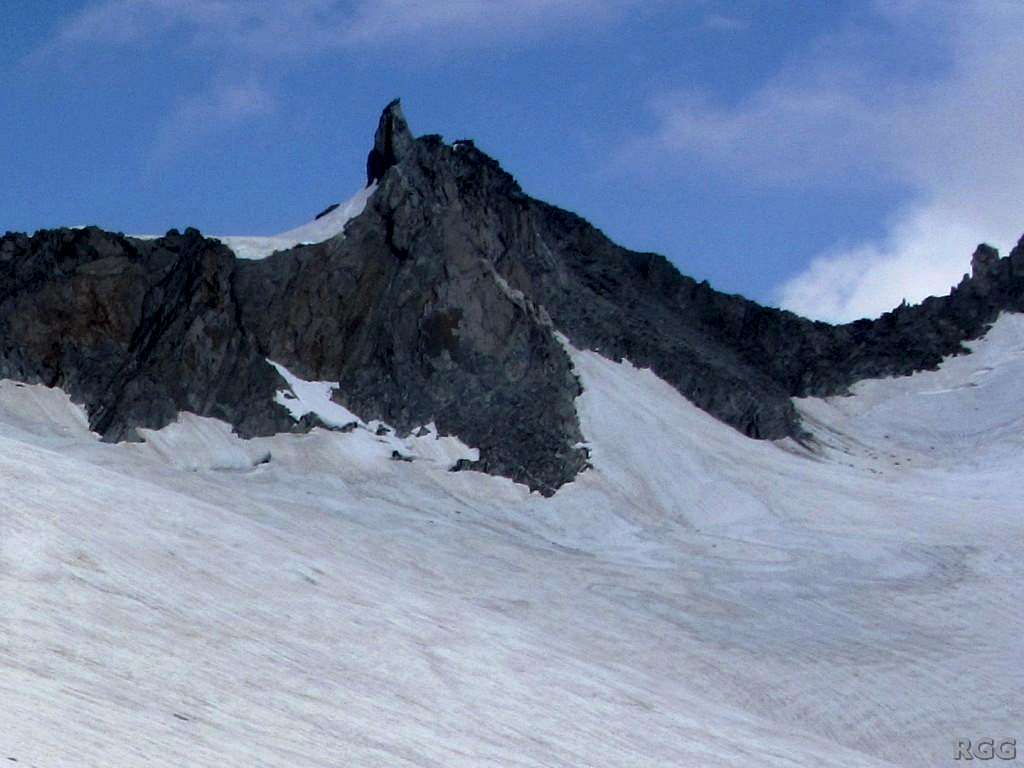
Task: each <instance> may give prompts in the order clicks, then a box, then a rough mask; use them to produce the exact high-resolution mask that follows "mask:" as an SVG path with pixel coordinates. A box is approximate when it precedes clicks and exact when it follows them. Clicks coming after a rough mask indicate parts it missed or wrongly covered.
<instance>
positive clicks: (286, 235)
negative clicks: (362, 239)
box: [71, 182, 377, 259]
mask: <svg viewBox="0 0 1024 768" xmlns="http://www.w3.org/2000/svg"><path fill="white" fill-rule="evenodd" d="M376 191H377V182H373V183H372V184H370V185H369V186H368V187H365V188H363V189H361V190H359V191H358V192H357V193H356V194H355V195H353V196H352V197H351V198H350V199H349V200H347V201H346V202H344V203H341V204H339V205H338V207H337V208H335V209H334V210H332V211H330V212H329V213H326V214H324V215H322V216H320V217H319V218H317V219H314V220H313V221H310V222H307V223H306V224H303V225H302V226H299V227H296V228H295V229H290V230H288V231H287V232H281V233H280V234H277V235H267V236H263V235H227V236H221V235H217V236H216V239H218V240H220V241H221V242H222V243H224V245H226V246H227V247H228V248H230V249H231V250H232V251H233V252H234V254H235V256H237V257H238V258H240V259H265V258H267V257H268V256H270V255H272V254H274V253H276V252H277V251H286V250H288V249H290V248H294V247H295V246H297V245H313V244H315V243H323V242H325V241H327V240H330V239H331V238H333V237H337V236H338V235H341V234H343V233H344V232H345V225H346V224H348V223H349V222H350V221H352V219H354V218H355V217H356V216H358V215H359V214H361V213H362V212H363V211H364V210H366V204H367V203H368V202H369V201H370V198H371V197H372V196H373V193H374V192H376ZM71 229H76V227H71ZM132 237H135V238H137V239H140V240H155V239H156V238H158V237H160V236H159V235H132Z"/></svg>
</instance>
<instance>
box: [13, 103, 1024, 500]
mask: <svg viewBox="0 0 1024 768" xmlns="http://www.w3.org/2000/svg"><path fill="white" fill-rule="evenodd" d="M367 175H368V181H369V182H373V181H377V182H378V188H377V191H376V192H375V194H374V195H373V196H372V198H371V199H370V202H369V204H368V205H367V207H366V210H365V211H364V212H363V213H362V214H361V215H360V216H358V217H357V218H356V219H354V220H353V221H351V222H350V223H349V225H348V226H347V228H346V233H345V236H344V237H339V238H335V239H333V240H330V241H328V242H325V243H321V244H318V245H312V246H300V247H297V248H294V249H291V250H288V251H281V252H278V253H276V254H274V255H273V256H271V257H269V258H267V259H265V260H262V261H243V260H239V259H236V258H234V256H233V254H232V253H231V252H230V251H229V250H228V249H227V248H226V247H225V246H224V245H222V244H221V243H220V242H219V241H217V240H213V239H208V238H205V237H203V236H202V235H201V234H200V233H199V232H197V231H195V230H192V229H189V230H186V231H185V232H184V233H179V232H177V231H171V232H169V233H168V234H167V235H166V236H165V237H162V238H159V239H157V240H138V239H133V238H128V237H125V236H123V235H120V234H113V233H109V232H104V231H101V230H99V229H96V228H87V229H81V230H70V229H61V230H52V231H42V232H38V233H37V234H35V235H34V236H31V237H30V236H27V235H23V234H8V235H6V236H5V237H4V238H3V239H2V240H0V377H5V378H11V379H16V380H19V381H26V382H31V383H44V384H47V385H50V386H59V387H61V388H63V389H65V390H66V391H67V392H69V393H70V395H71V396H72V398H73V399H74V400H75V401H77V402H80V403H83V404H84V405H85V407H86V410H87V412H88V414H89V419H90V422H91V425H92V427H93V429H94V430H96V431H97V432H99V433H100V434H102V435H103V437H104V438H105V439H108V440H124V439H129V440H130V439H137V433H136V431H135V430H136V428H137V427H146V428H151V429H155V428H160V427H163V426H165V425H167V424H168V423H170V422H171V421H173V420H174V419H175V417H176V416H177V414H178V413H179V412H181V411H190V412H193V413H196V414H199V415H202V416H210V417H214V418H218V419H223V420H224V421H227V422H229V423H230V424H232V425H233V426H234V428H235V429H236V431H237V432H238V433H239V434H240V435H242V436H243V437H251V436H256V435H267V434H273V433H275V432H281V431H292V430H296V429H299V430H306V429H309V428H311V427H313V426H316V425H317V421H316V419H315V418H306V419H304V420H303V421H302V422H300V423H299V424H296V423H295V422H294V421H293V420H292V419H291V417H290V416H289V414H288V413H287V412H286V411H285V410H284V409H283V408H282V407H281V406H279V405H277V404H276V403H275V402H274V394H275V392H276V391H277V390H278V389H282V388H284V387H285V383H284V382H283V381H282V380H281V379H280V377H279V376H278V374H277V372H276V371H275V370H274V368H272V367H271V366H270V365H269V364H268V363H267V362H266V360H267V359H268V358H269V359H272V360H275V361H277V362H279V363H282V364H284V365H285V366H286V367H288V368H289V369H291V370H292V371H293V372H294V373H295V374H297V375H299V376H301V377H303V378H305V379H310V380H318V381H325V380H330V381H337V382H338V383H339V390H338V393H337V395H336V397H337V399H338V400H339V402H341V403H342V404H343V405H345V406H346V407H347V408H349V409H350V410H352V411H354V412H355V413H357V414H359V415H360V416H361V417H362V418H363V419H366V420H371V419H380V420H383V421H386V422H387V423H389V424H392V425H394V426H395V427H396V428H397V429H399V430H402V431H406V430H410V429H412V428H414V427H416V426H419V425H421V424H425V423H428V422H430V421H435V422H436V423H437V425H438V428H439V430H440V431H441V432H442V433H447V434H454V435H457V436H459V437H460V438H461V439H462V440H463V441H465V442H466V443H467V444H469V445H472V446H475V447H477V448H479V449H480V461H479V462H478V463H477V465H476V466H475V467H474V468H476V469H479V470H482V471H486V472H491V473H494V474H499V475H504V476H508V477H511V478H514V479H515V480H518V481H521V482H524V483H527V484H529V486H530V487H531V488H533V489H535V490H539V491H541V492H544V493H551V492H554V491H555V490H556V489H557V488H558V487H559V486H561V485H562V484H564V483H566V482H568V481H570V480H572V479H573V478H574V477H575V476H576V475H577V474H578V473H579V472H580V471H582V470H583V469H584V468H585V466H586V463H587V455H586V452H585V450H584V449H582V448H580V447H578V443H579V442H580V441H581V440H583V436H582V434H581V432H580V427H579V421H578V418H577V415H576V410H575V405H574V399H575V398H576V397H577V395H578V394H579V393H580V385H579V382H578V381H577V379H576V377H575V375H574V373H573V369H572V364H571V361H570V359H569V357H568V355H567V354H566V352H565V350H564V349H563V347H562V345H561V344H560V342H559V340H558V338H557V333H558V332H561V333H564V334H565V335H566V336H567V337H568V338H569V339H570V341H571V342H572V343H573V344H574V345H575V346H577V347H580V348H587V349H594V350H598V351H600V352H601V353H602V354H604V355H606V356H608V357H612V358H615V359H621V358H628V359H629V360H631V361H632V362H633V363H635V364H636V365H639V366H646V367H650V368H652V369H653V370H654V371H655V372H656V373H657V374H658V375H659V376H661V377H662V378H663V379H665V380H666V381H668V382H669V383H671V384H672V385H674V386H675V387H676V388H677V389H678V390H679V391H680V392H681V393H682V394H683V395H685V396H686V397H687V398H689V399H690V400H691V401H692V402H693V403H695V404H696V405H697V406H699V407H700V408H702V409H704V410H706V411H707V412H709V413H711V414H712V415H714V416H715V417H717V418H719V419H721V420H722V421H724V422H725V423H727V424H729V425H731V426H733V427H735V428H736V429H738V430H740V431H741V432H743V433H744V434H746V435H748V436H750V437H752V438H768V439H771V438H782V437H787V436H790V437H796V438H800V437H802V435H803V432H802V429H801V426H800V423H799V419H798V417H797V413H796V411H795V409H794V407H793V404H792V402H791V397H793V396H802V395H829V394H836V393H841V392H844V391H845V390H846V389H848V387H849V386H850V385H851V384H852V383H854V382H855V381H857V380H859V379H863V378H867V377H877V376H885V375H894V374H895V375H899V374H909V373H912V372H914V371H917V370H921V369H926V368H933V367H935V366H936V365H937V364H938V363H939V362H940V361H941V359H942V358H943V357H944V356H946V355H949V354H953V353H957V352H959V351H962V350H963V346H962V343H963V342H964V341H966V340H969V339H973V338H977V337H978V336H980V335H982V334H983V333H984V332H985V330H986V329H987V327H988V325H989V324H990V323H991V322H992V321H993V320H995V318H996V316H997V315H998V313H999V312H1000V311H1002V310H1016V311H1024V241H1022V243H1021V244H1018V246H1017V247H1016V248H1015V249H1014V251H1013V252H1012V253H1011V254H1010V256H1009V257H1008V258H1005V259H1000V258H999V256H998V254H997V253H995V251H994V250H992V249H991V248H988V247H987V246H981V247H979V249H978V251H977V253H976V254H975V257H974V262H973V275H972V276H970V277H968V276H965V278H964V280H963V282H962V283H961V284H960V285H959V286H957V287H956V288H955V289H953V291H952V293H951V295H950V296H948V297H942V298H931V299H928V300H926V301H924V302H923V303H922V304H920V305H918V306H901V307H899V308H898V309H895V310H893V311H892V312H890V313H888V314H886V315H883V316H882V317H881V318H879V319H878V320H873V321H869V320H862V321H858V322H855V323H851V324H847V325H837V326H833V325H828V324H826V323H819V322H812V321H810V320H806V319H804V318H801V317H798V316H796V315H794V314H792V313H789V312H783V311H779V310H776V309H771V308H768V307H762V306H760V305H758V304H756V303H754V302H751V301H748V300H746V299H743V298H742V297H739V296H731V295H727V294H723V293H719V292H717V291H715V290H713V289H712V288H711V287H710V286H708V284H707V283H706V282H696V281H694V280H692V279H690V278H688V277H685V276H683V275H681V274H680V273H679V272H678V270H677V269H676V268H675V267H673V266H672V265H671V264H670V263H669V262H668V261H667V260H666V259H665V258H664V257H662V256H658V255H656V254H651V253H636V252H633V251H628V250H626V249H624V248H620V247H619V246H617V245H615V244H614V243H612V242H611V241H610V240H608V238H606V237H605V236H604V235H603V234H602V233H601V232H600V231H599V230H597V229H595V228H594V227H592V226H591V225H589V224H588V223H587V222H586V221H584V220H583V219H581V218H580V217H578V216H575V215H573V214H571V213H568V212H566V211H563V210H560V209H558V208H555V207H553V206H550V205H547V204H545V203H542V202H539V201H536V200H533V199H531V198H529V197H527V196H526V195H524V194H523V192H522V190H521V189H520V188H519V186H518V184H517V183H516V182H515V180H514V179H513V178H512V177H511V176H510V175H509V174H507V173H505V172H504V171H503V170H502V169H501V168H500V166H499V165H498V163H496V162H495V161H494V160H493V159H491V158H490V157H488V156H487V155H485V154H484V153H482V152H481V151H479V150H478V149H476V147H475V146H474V145H473V143H472V142H469V141H462V142H456V143H455V144H454V145H448V144H445V143H444V142H443V141H442V140H441V138H440V137H437V136H423V137H420V138H418V139H416V138H414V137H413V135H412V133H411V132H410V131H409V127H408V125H407V123H406V121H405V118H404V117H403V115H402V112H401V108H400V106H399V104H398V102H394V103H392V104H390V105H389V106H388V107H387V109H386V110H385V111H384V113H383V115H382V117H381V120H380V125H379V127H378V130H377V134H376V140H375V144H374V148H373V150H372V151H371V153H370V156H369V159H368V161H367Z"/></svg>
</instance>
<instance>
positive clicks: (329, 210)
mask: <svg viewBox="0 0 1024 768" xmlns="http://www.w3.org/2000/svg"><path fill="white" fill-rule="evenodd" d="M340 207H341V203H334V204H332V205H328V206H327V207H326V208H324V209H323V210H322V211H320V213H318V214H317V215H316V219H314V221H319V220H320V219H322V218H323V217H324V216H326V215H327V214H329V213H334V212H335V211H336V210H338V208H340Z"/></svg>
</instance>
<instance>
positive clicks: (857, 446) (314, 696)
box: [0, 315, 1024, 768]
mask: <svg viewBox="0 0 1024 768" xmlns="http://www.w3.org/2000/svg"><path fill="white" fill-rule="evenodd" d="M973 347H974V350H975V351H974V353H973V354H971V355H965V356H961V357H956V358H952V359H950V360H947V361H946V362H945V363H944V365H943V366H942V368H941V369H940V370H938V371H935V372H926V373H921V374H918V375H915V376H913V377H908V378H903V379H890V380H883V381H868V382H862V383H861V384H859V385H857V387H856V388H855V391H854V394H853V396H850V397H840V398H830V399H828V400H814V399H809V400H803V401H800V402H799V403H798V407H799V408H800V409H801V411H802V412H803V413H804V414H805V417H806V420H807V423H808V425H809V426H810V427H811V428H812V429H813V431H814V433H815V435H816V440H815V441H814V442H813V443H812V444H811V445H810V446H809V447H805V446H801V445H798V444H796V443H794V442H792V441H781V442H778V443H770V442H756V441H752V440H748V439H746V438H744V437H742V436H741V435H739V434H738V433H737V432H735V431H733V430H732V429H730V428H728V427H726V426H724V425H722V424H720V423H719V422H717V421H715V420H714V419H713V418H712V417H710V416H708V415H707V414H705V413H703V412H702V411H700V410H698V409H696V408H695V407H693V406H692V405H691V404H690V403H689V402H687V401H686V400H685V399H683V398H682V397H681V396H680V395H679V394H678V393H676V392H675V390H673V389H672V388H671V387H670V386H669V385H667V384H665V383H664V382H662V381H661V380H659V379H658V378H657V377H655V376H654V375H653V374H652V373H651V372H649V371H646V370H639V369H636V368H634V367H633V366H631V365H630V364H629V363H621V364H619V363H614V362H611V361H609V360H606V359H604V358H602V357H600V356H599V355H597V354H595V353H590V352H579V351H575V350H573V351H572V354H573V358H574V361H575V364H576V367H577V370H578V373H579V375H580V377H581V380H582V382H583V386H584V392H583V394H582V396H581V397H580V398H579V400H578V401H577V404H578V408H579V411H580V415H581V420H582V425H583V432H584V434H585V436H586V438H587V441H588V445H589V447H590V448H591V450H592V458H593V462H594V465H595V467H594V469H592V470H591V471H588V472H586V473H584V474H583V475H581V476H580V478H579V479H578V480H577V482H575V483H572V484H570V485H569V486H566V487H565V488H563V489H562V490H561V491H560V492H559V493H558V494H557V495H556V496H555V497H554V498H553V499H543V498H541V497H540V496H538V495H536V494H530V493H528V492H527V491H526V489H524V488H523V487H522V486H518V485H515V484H514V483H512V482H511V481H508V480H503V479H499V478H492V477H488V476H485V475H481V474H478V473H473V472H459V473H452V472H449V471H448V468H449V467H450V466H451V464H452V463H453V462H454V460H456V458H458V457H461V456H467V455H468V456H472V455H473V454H472V451H471V449H470V448H467V447H466V446H463V445H461V444H460V443H458V441H457V440H455V439H454V438H451V437H439V436H438V435H437V430H436V428H434V427H432V426H431V427H430V428H429V429H426V430H424V431H423V434H421V435H420V436H419V437H407V438H399V437H397V436H395V435H393V434H382V435H377V434H376V429H375V427H376V426H379V425H363V424H360V425H359V426H357V427H356V428H355V429H353V430H352V431H350V432H347V433H341V432H332V431H326V430H314V431H313V432H311V433H310V434H308V435H291V434H289V435H279V436H276V437H274V438H268V439H258V440H252V441H242V440H239V439H238V438H237V437H236V436H234V435H232V434H231V431H230V429H229V428H228V427H227V426H226V425H224V424H221V423H219V422H216V421H213V420H210V419H202V418H199V417H196V416H193V415H190V414H182V416H181V417H180V419H179V420H178V422H177V423H175V424H173V425H171V426H169V427H167V428H165V429H163V430H159V431H157V432H148V433H145V437H146V441H145V442H144V443H139V444H123V445H108V444H104V443H100V442H99V441H98V440H97V439H96V438H95V436H94V435H92V434H90V432H89V430H88V426H87V421H86V419H85V417H84V414H82V413H81V412H80V410H79V409H78V408H77V407H76V406H75V405H73V404H72V403H71V402H70V401H69V400H68V398H67V397H66V396H65V395H64V394H63V393H62V392H60V391H57V390H49V389H46V388H44V387H39V386H26V385H22V384H18V383H15V382H10V381H4V382H0V606H2V608H0V723H2V726H3V727H2V728H0V760H4V759H6V758H14V759H16V760H18V765H22V766H36V767H38V768H57V767H59V766H76V767H77V766H136V765H140V766H141V765H146V766H174V767H175V768H180V766H288V767H289V768H294V767H297V766H303V767H305V766H325V767H326V766H359V767H360V768H367V767H372V766H381V767H383V766H387V767H388V768H395V767H399V766H420V767H424V768H426V767H431V768H439V767H442V766H443V767H445V768H447V767H449V766H466V767H467V768H468V767H470V766H472V767H473V768H477V767H479V766H496V767H498V766H500V767H501V768H510V767H516V768H526V767H527V766H529V767H538V768H539V767H540V766H545V767H550V766H573V767H578V766H595V767H599V768H611V767H614V766H622V767H624V768H625V767H627V766H628V767H629V768H647V767H653V766H673V767H676V768H678V767H680V766H681V767H684V768H687V767H689V766H693V767H694V768H703V767H704V766H790V767H792V766H851V767H853V766H855V767H857V768H863V767H870V766H920V767H921V768H926V767H927V768H933V767H934V766H941V765H956V764H957V763H956V762H955V761H954V760H953V757H954V755H955V746H956V742H957V740H958V739H960V738H971V739H978V738H984V737H993V738H1013V737H1016V738H1018V739H1019V740H1024V703H1022V700H1021V691H1022V690H1024V609H1022V605H1024V578H1022V576H1024V565H1022V563H1024V487H1022V485H1021V482H1020V480H1021V478H1022V477H1024V450H1022V448H1024V397H1022V388H1021V382H1022V381H1024V316H1019V315H1004V316H1003V317H1002V318H1001V319H1000V320H999V322H998V323H997V324H996V325H995V326H994V327H993V329H992V330H991V331H990V332H989V334H988V335H987V337H986V338H985V339H983V340H981V341H979V342H977V343H975V344H974V345H973ZM268 364H269V363H268ZM284 373H287V372H286V371H285V372H284ZM282 375H284V374H282ZM288 376H290V374H288ZM283 382H284V383H283V385H282V392H281V393H279V395H278V397H279V398H282V400H281V402H285V403H288V402H293V403H294V405H295V408H296V410H295V411H293V413H295V414H296V416H297V417H299V416H301V415H302V413H307V412H311V411H312V412H318V411H319V410H324V411H325V412H328V414H329V413H330V406H331V405H332V404H333V402H332V401H330V400H329V397H330V393H331V389H330V385H324V384H323V383H317V382H302V381H301V380H299V379H295V377H291V379H288V377H287V376H285V378H284V379H283ZM333 405H336V404H333ZM337 407H338V408H340V406H337ZM300 411H301V413H299V412H300ZM338 413H340V411H339V412H337V413H336V414H335V415H337V414H338ZM395 441H399V443H400V445H401V451H402V452H403V453H404V454H406V455H408V456H410V457H412V458H414V460H413V461H412V462H407V461H394V460H392V458H391V457H392V453H393V451H394V450H396V447H395V446H396V442H395ZM1022 745H1024V741H1022ZM12 764H13V763H12Z"/></svg>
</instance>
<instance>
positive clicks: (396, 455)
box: [391, 451, 412, 463]
mask: <svg viewBox="0 0 1024 768" xmlns="http://www.w3.org/2000/svg"><path fill="white" fill-rule="evenodd" d="M391 460H392V461H405V462H408V463H412V456H406V455H405V454H404V453H400V452H399V451H392V452H391Z"/></svg>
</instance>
